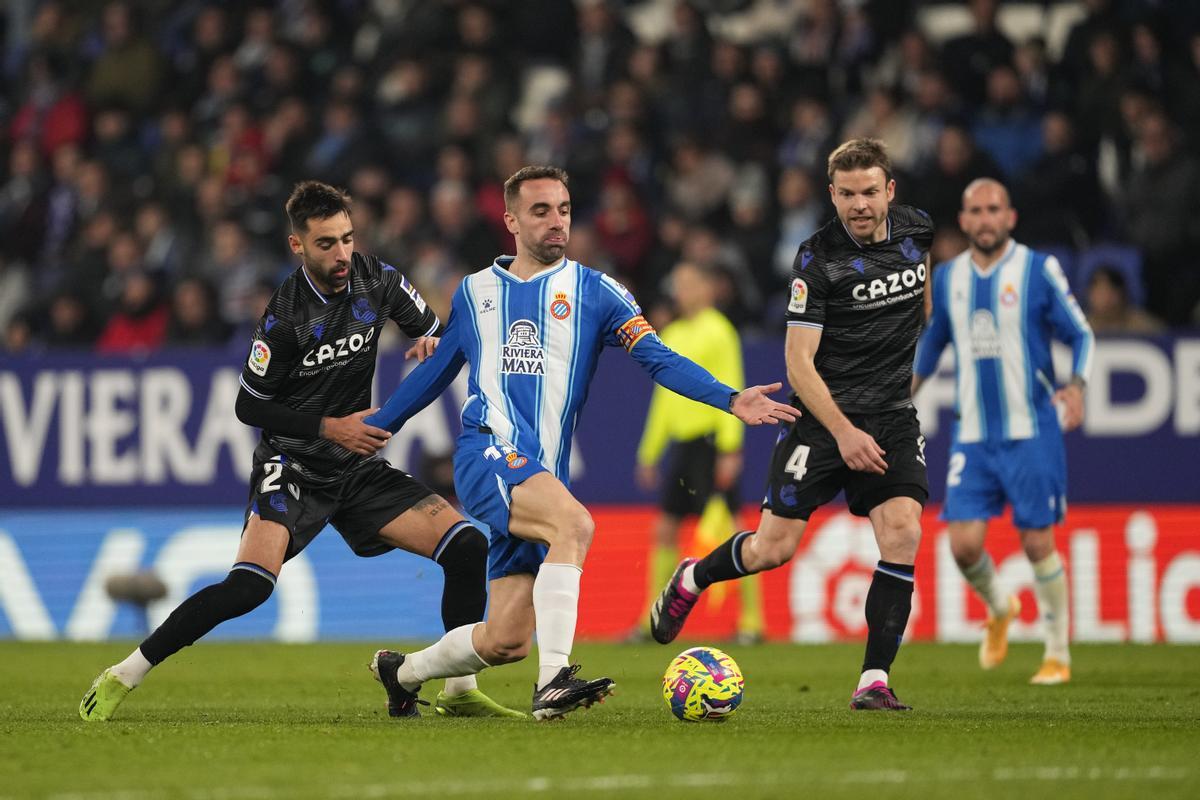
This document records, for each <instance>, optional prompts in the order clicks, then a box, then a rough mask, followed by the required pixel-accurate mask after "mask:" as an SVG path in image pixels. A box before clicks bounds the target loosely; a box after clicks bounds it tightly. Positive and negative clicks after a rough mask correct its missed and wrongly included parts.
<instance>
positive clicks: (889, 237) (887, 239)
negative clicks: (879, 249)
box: [838, 211, 892, 250]
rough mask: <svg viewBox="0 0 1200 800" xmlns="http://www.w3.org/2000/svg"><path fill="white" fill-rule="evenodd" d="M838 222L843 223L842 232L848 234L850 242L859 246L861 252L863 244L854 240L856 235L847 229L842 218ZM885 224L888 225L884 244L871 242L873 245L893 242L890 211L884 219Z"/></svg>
mask: <svg viewBox="0 0 1200 800" xmlns="http://www.w3.org/2000/svg"><path fill="white" fill-rule="evenodd" d="M838 222H841V223H842V230H844V231H845V232H846V235H847V236H849V237H850V241H852V242H854V243H855V244H856V245H858V249H859V250H862V249H863V243H862V242H860V241H859V240H858V239H855V238H854V234H853V233H851V232H850V229H849V228H847V227H846V223H844V222H842V218H841V217H838ZM883 224H884V225H887V236H886V237H884V239H883V241H882V242H871V244H884V243H885V242H890V241H891V240H892V216H891V212H890V211H889V212H888V216H886V217H884V219H883Z"/></svg>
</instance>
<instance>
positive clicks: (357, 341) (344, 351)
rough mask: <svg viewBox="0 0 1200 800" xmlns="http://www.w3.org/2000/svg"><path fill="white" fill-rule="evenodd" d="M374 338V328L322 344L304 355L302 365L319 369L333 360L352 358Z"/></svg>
mask: <svg viewBox="0 0 1200 800" xmlns="http://www.w3.org/2000/svg"><path fill="white" fill-rule="evenodd" d="M374 338H375V329H374V328H368V329H367V332H366V333H365V334H362V333H354V334H351V335H350V336H343V337H342V338H341V339H338V340H336V341H334V342H333V343H332V344H323V345H321V346H320V347H314V348H313V349H312V350H309V351H308V352H307V353H305V354H304V358H303V359H302V363H303V364H304V366H306V367H319V366H321V365H322V364H324V363H325V362H327V361H332V360H334V359H335V358H345V357H347V356H352V355H354V354H355V353H357V352H358V351H360V350H362V349H363V347H364V346H366V345H367V344H368V343H369V342H370V341H371V340H372V339H374Z"/></svg>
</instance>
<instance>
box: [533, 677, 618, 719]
mask: <svg viewBox="0 0 1200 800" xmlns="http://www.w3.org/2000/svg"><path fill="white" fill-rule="evenodd" d="M577 672H579V665H578V664H572V665H571V666H569V667H563V668H562V669H560V670H559V671H558V674H557V675H555V676H554V679H553V680H552V681H550V682H549V683H547V684H546V685H545V686H543V687H542V688H541V689H539V688H537V684H536V683H535V684H534V685H533V716H534V719H538V720H547V719H554V718H556V717H561V716H563V715H564V714H568V713H570V712H572V711H574V710H575V709H577V708H579V707H580V706H583V707H584V708H588V707H590V706H591V705H592V703H596V702H601V701H603V700H604V698H605V697H608V696H609V695H610V694H612V690H613V688H614V687H616V685H617V684H616V681H614V680H613V679H612V678H596V679H595V680H590V681H585V680H583V679H582V678H576V677H575V673H577Z"/></svg>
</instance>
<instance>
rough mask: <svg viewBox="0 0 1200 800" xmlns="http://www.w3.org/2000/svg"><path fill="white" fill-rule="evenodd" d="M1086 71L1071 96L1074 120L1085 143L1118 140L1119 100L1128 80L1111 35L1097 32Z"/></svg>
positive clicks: (1118, 50) (1118, 47) (1115, 42)
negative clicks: (1072, 98)
mask: <svg viewBox="0 0 1200 800" xmlns="http://www.w3.org/2000/svg"><path fill="white" fill-rule="evenodd" d="M1087 53H1088V61H1089V64H1090V69H1088V70H1086V71H1085V72H1084V73H1083V75H1082V78H1081V81H1080V85H1079V89H1078V91H1077V92H1076V94H1075V119H1076V120H1078V122H1079V130H1080V131H1081V132H1085V133H1086V136H1087V140H1086V141H1087V142H1088V143H1089V144H1091V145H1092V146H1094V145H1095V144H1096V143H1097V142H1099V140H1100V139H1101V138H1103V137H1106V136H1107V137H1113V136H1119V135H1120V131H1121V113H1120V105H1119V100H1120V97H1121V91H1122V90H1123V89H1124V88H1125V85H1126V83H1127V81H1128V78H1127V77H1126V74H1125V68H1124V67H1123V66H1122V64H1121V50H1120V44H1119V43H1118V41H1117V37H1116V35H1115V34H1113V33H1109V32H1107V31H1100V32H1098V33H1096V34H1095V35H1094V36H1093V37H1092V39H1091V40H1090V42H1089V44H1088V50H1087Z"/></svg>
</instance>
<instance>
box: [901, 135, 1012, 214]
mask: <svg viewBox="0 0 1200 800" xmlns="http://www.w3.org/2000/svg"><path fill="white" fill-rule="evenodd" d="M982 177H988V178H997V179H998V178H1000V170H999V169H998V168H997V167H996V165H995V164H994V163H993V162H992V160H991V159H990V158H988V156H987V155H986V154H985V153H983V152H981V151H980V150H978V149H977V148H976V147H975V141H974V139H972V138H971V134H970V133H968V132H967V130H966V129H965V128H963V127H961V126H959V125H947V126H946V127H945V128H944V129H942V133H941V135H940V136H939V137H938V144H937V152H936V153H935V156H934V162H933V165H932V167H931V168H930V169H928V170H926V171H925V172H923V173H921V174H920V175H919V177H918V180H915V181H907V182H906V183H905V184H904V188H903V189H902V190H901V193H900V194H902V196H900V195H898V199H899V200H900V202H902V203H910V204H912V205H915V206H917V207H918V208H922V209H924V210H925V211H926V212H928V213H929V215H930V216H931V217H933V222H934V224H935V225H938V226H941V225H954V224H955V222H956V220H957V219H958V210H959V209H960V208H961V207H962V193H963V189H966V188H967V184H968V183H970V182H971V181H973V180H974V179H976V178H982Z"/></svg>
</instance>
